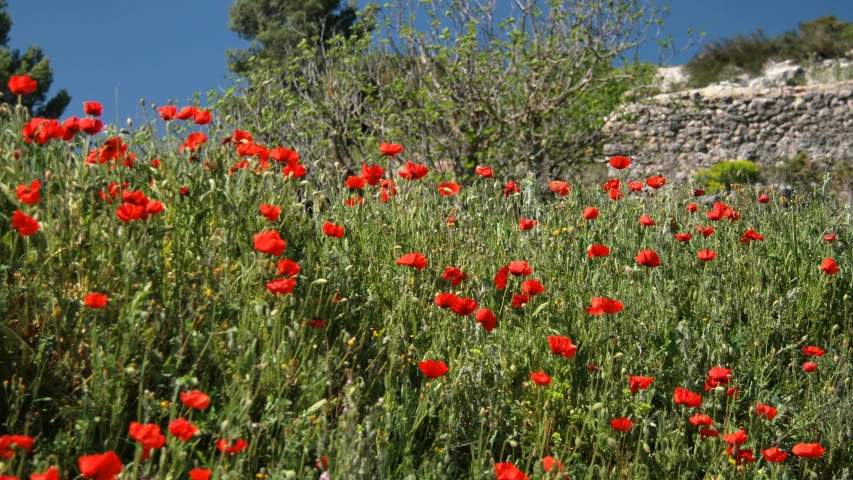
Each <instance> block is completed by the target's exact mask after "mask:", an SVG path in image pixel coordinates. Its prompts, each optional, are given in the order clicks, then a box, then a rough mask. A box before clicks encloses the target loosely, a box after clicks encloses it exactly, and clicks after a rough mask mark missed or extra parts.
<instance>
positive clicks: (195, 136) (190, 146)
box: [178, 132, 207, 153]
mask: <svg viewBox="0 0 853 480" xmlns="http://www.w3.org/2000/svg"><path fill="white" fill-rule="evenodd" d="M205 143H207V135H205V134H204V133H202V132H195V133H191V134H189V135H187V139H186V140H185V141H184V143H182V144H181V148H179V149H178V152H180V153H183V152H184V150H189V151H191V152H194V151H196V150H199V149H201V147H203V146H204V144H205Z"/></svg>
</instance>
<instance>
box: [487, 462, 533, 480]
mask: <svg viewBox="0 0 853 480" xmlns="http://www.w3.org/2000/svg"><path fill="white" fill-rule="evenodd" d="M495 477H496V480H530V478H528V477H527V475H525V474H524V472H522V471H521V470H519V469H518V468H516V467H515V465H513V464H512V463H510V462H504V463H496V464H495Z"/></svg>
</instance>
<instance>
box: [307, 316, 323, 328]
mask: <svg viewBox="0 0 853 480" xmlns="http://www.w3.org/2000/svg"><path fill="white" fill-rule="evenodd" d="M325 324H326V321H325V320H323V319H322V318H312V319H311V320H309V321H308V325H311V327H312V328H323V325H325Z"/></svg>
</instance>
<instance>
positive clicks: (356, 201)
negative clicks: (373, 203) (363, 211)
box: [344, 195, 364, 207]
mask: <svg viewBox="0 0 853 480" xmlns="http://www.w3.org/2000/svg"><path fill="white" fill-rule="evenodd" d="M344 204H345V205H346V206H348V207H358V206H361V205H364V197H362V196H360V195H355V196H352V197H350V198H348V199H346V201H344Z"/></svg>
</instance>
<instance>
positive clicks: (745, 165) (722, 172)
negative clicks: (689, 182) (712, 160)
mask: <svg viewBox="0 0 853 480" xmlns="http://www.w3.org/2000/svg"><path fill="white" fill-rule="evenodd" d="M696 180H697V181H698V182H699V183H700V184H704V185H705V186H706V187H707V188H708V189H709V190H718V189H721V188H725V189H726V190H731V188H732V185H736V184H744V183H753V182H755V181H756V180H758V165H756V164H754V163H753V162H750V161H749V160H734V161H729V162H719V163H716V164H714V165H712V166H711V168H706V169H705V170H699V171H698V172H696Z"/></svg>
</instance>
